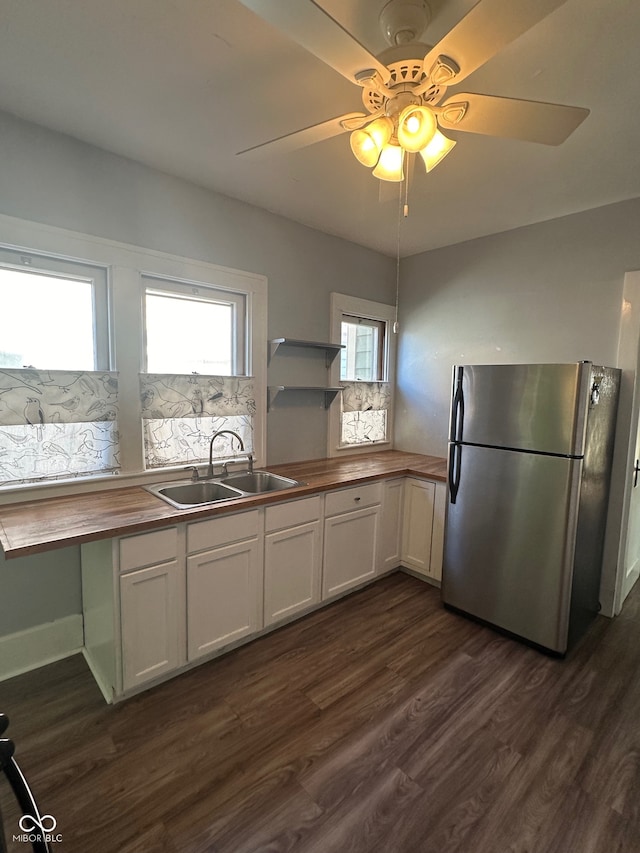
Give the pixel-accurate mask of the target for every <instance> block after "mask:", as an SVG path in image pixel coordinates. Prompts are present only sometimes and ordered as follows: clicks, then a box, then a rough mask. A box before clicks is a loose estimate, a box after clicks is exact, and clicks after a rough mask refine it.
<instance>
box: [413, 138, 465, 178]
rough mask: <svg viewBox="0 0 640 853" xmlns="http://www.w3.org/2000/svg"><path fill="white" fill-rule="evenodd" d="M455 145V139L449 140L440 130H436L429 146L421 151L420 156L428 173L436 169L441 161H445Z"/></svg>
mask: <svg viewBox="0 0 640 853" xmlns="http://www.w3.org/2000/svg"><path fill="white" fill-rule="evenodd" d="M455 144H456V141H455V139H449V138H448V137H447V136H445V135H444V133H440V131H439V130H436V132H435V134H434V135H433V138H432V139H431V142H429V144H428V145H426V146H425V147H424V148H423V149H422V151H420V156H421V157H422V159H423V160H424V165H425V166H426V169H427V172H430V171H431V170H432V169H435V167H436V166H437V165H438V163H439V162H440V161H441V160H444V158H445V157H446V156H447V154H448V153H449V151H451V149H452V148H453V147H454V146H455Z"/></svg>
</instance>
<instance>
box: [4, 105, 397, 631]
mask: <svg viewBox="0 0 640 853" xmlns="http://www.w3.org/2000/svg"><path fill="white" fill-rule="evenodd" d="M0 163H1V164H2V165H1V166H0V213H4V214H7V215H9V216H16V217H19V218H21V219H27V220H33V221H36V222H42V223H45V224H48V225H55V226H58V227H61V228H69V229H72V230H74V231H80V232H83V233H86V234H93V235H97V236H99V237H104V238H108V239H112V240H118V241H122V242H125V243H131V244H134V245H137V246H142V247H145V248H151V249H157V250H160V251H163V252H170V253H172V254H176V255H182V256H186V257H190V258H195V259H199V260H204V261H208V262H211V263H215V264H220V265H222V266H228V267H232V268H234V269H241V270H246V271H249V272H255V273H259V274H261V275H266V276H267V277H268V279H269V302H268V314H269V331H268V334H269V337H282V336H288V337H294V338H307V339H310V340H327V339H328V335H329V293H330V292H331V291H332V290H337V291H339V292H343V293H348V294H352V295H354V296H359V297H363V298H366V299H373V300H376V301H380V302H393V301H394V299H395V265H394V261H393V260H392V259H390V258H387V257H384V256H383V255H380V254H378V253H376V252H373V251H370V250H368V249H364V248H362V247H360V246H356V245H354V244H352V243H349V242H347V241H345V240H341V239H338V238H336V237H331V236H328V235H326V234H322V233H320V232H319V231H315V230H313V229H311V228H306V227H304V226H302V225H298V224H296V223H294V222H291V221H289V220H287V219H284V218H282V217H280V216H276V215H274V214H271V213H268V212H266V211H263V210H259V209H258V208H255V207H252V206H251V205H247V204H243V203H242V202H239V201H235V200H233V199H230V198H226V197H225V196H221V195H219V194H217V193H214V192H210V191H208V190H205V189H202V188H201V187H197V186H195V185H193V184H189V183H187V182H186V181H182V180H179V179H177V178H173V177H171V176H169V175H165V174H163V173H161V172H158V171H156V170H153V169H149V168H147V167H145V166H142V165H140V164H139V163H135V162H132V161H130V160H126V159H124V158H122V157H117V156H115V155H112V154H109V153H107V152H105V151H102V150H100V149H98V148H95V147H93V146H90V145H86V144H84V143H82V142H78V141H76V140H74V139H71V138H70V137H67V136H63V135H61V134H58V133H54V132H52V131H48V130H45V129H44V128H41V127H38V126H37V125H33V124H30V123H27V122H23V121H21V120H19V119H17V118H15V117H13V116H10V115H7V114H6V113H0ZM1 240H2V235H1V234H0V241H1ZM132 298H133V299H137V298H138V297H137V294H132ZM316 367H317V365H315V364H313V363H312V364H310V369H311V370H313V371H315V370H316ZM274 369H277V366H276V367H275V368H274ZM272 381H273V382H274V383H275V382H276V381H277V377H276V378H274V379H273V380H272ZM315 381H316V380H315V378H314V380H313V381H312V382H310V383H309V384H313V383H314V382H315ZM326 425H327V418H326V413H325V411H324V409H321V408H320V400H319V397H307V398H306V399H305V398H302V399H295V398H293V396H292V397H291V398H290V399H289V398H286V397H284V396H283V397H279V398H278V401H277V407H275V408H274V410H273V411H272V412H271V414H270V415H269V417H268V424H267V434H268V449H267V457H268V461H269V462H270V463H271V464H275V463H277V462H281V461H285V460H299V459H311V458H317V457H322V456H325V455H326ZM0 590H1V591H2V592H1V594H0V636H3V635H6V634H10V633H12V632H14V631H18V630H22V629H25V628H29V627H32V626H34V625H38V624H41V623H44V622H48V621H50V620H52V619H57V618H61V617H63V616H67V615H69V614H72V613H79V612H80V609H81V608H80V595H81V593H80V573H79V553H78V549H74V548H70V549H65V550H64V551H58V552H55V551H53V552H51V553H49V554H44V555H39V556H37V557H33V558H28V559H27V558H23V559H17V560H9V561H4V560H1V561H0Z"/></svg>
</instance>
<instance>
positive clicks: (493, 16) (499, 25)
mask: <svg viewBox="0 0 640 853" xmlns="http://www.w3.org/2000/svg"><path fill="white" fill-rule="evenodd" d="M565 2H566V0H479V2H478V3H476V5H475V6H473V8H472V9H471V10H470V11H469V12H468V13H467V14H466V15H465V16H464V18H462V20H461V21H459V22H458V23H457V24H456V25H455V27H453V29H452V30H450V31H449V32H448V33H447V35H446V36H445V37H444V38H443V39H442V40H441V41H440V42H438V44H437V45H436V46H435V47H433V48H431V50H430V51H429V53H428V54H427V55H426V56H425V59H424V70H425V73H426V74H429V72H430V71H431V70H432V69H434V70H435V69H436V68H438V65H439V63H438V58H439V57H441V56H442V57H445V58H451V59H453V61H454V63H455V64H456V65H457V66H458V68H459V69H460V70H459V71H458V70H457V69H455V67H454V68H452V69H451V72H450V74H451V76H450V77H449V80H448V81H447V84H448V85H454V84H455V83H459V82H460V81H462V80H464V78H465V77H467V76H468V75H469V74H471V73H472V72H473V71H475V70H476V68H479V67H480V66H481V65H484V63H485V62H487V61H488V60H489V59H491V57H492V56H495V55H496V53H498V51H499V50H501V49H502V48H503V47H504V46H505V45H506V44H509V42H512V41H513V40H514V39H516V38H517V37H518V36H519V35H522V33H524V32H526V31H527V30H529V29H531V27H533V26H534V25H535V24H537V23H538V22H539V21H541V20H542V19H543V18H546V16H547V15H549V14H550V13H551V12H553V11H554V10H555V9H557V8H558V7H559V6H562V4H563V3H565ZM445 66H447V63H445ZM430 76H433V75H430ZM441 82H445V80H444V79H442V80H441Z"/></svg>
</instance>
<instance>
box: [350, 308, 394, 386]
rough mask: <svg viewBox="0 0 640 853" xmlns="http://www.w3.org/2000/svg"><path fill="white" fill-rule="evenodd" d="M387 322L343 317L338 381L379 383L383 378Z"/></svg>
mask: <svg viewBox="0 0 640 853" xmlns="http://www.w3.org/2000/svg"><path fill="white" fill-rule="evenodd" d="M385 331H386V323H385V322H384V321H382V320H369V319H366V318H364V317H352V316H349V315H344V316H343V318H342V327H341V341H340V342H341V344H342V345H343V346H344V349H343V350H342V351H341V353H340V379H341V380H342V381H346V382H351V381H354V380H356V381H357V380H360V381H361V382H381V381H382V380H383V379H384V348H385V340H384V338H385Z"/></svg>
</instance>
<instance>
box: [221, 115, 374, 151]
mask: <svg viewBox="0 0 640 853" xmlns="http://www.w3.org/2000/svg"><path fill="white" fill-rule="evenodd" d="M371 118H372V116H371V115H370V114H369V113H345V115H342V116H337V118H330V119H329V120H328V121H322V122H320V124H312V125H310V126H309V127H303V128H302V130H295V131H294V132H293V133H286V134H285V135H284V136H278V137H277V138H276V139H270V140H269V141H268V142H261V143H259V144H258V145H253V146H252V147H251V148H245V149H244V150H243V151H238V152H237V154H236V156H242V157H245V158H247V159H254V160H259V159H261V158H263V157H271V156H272V155H274V154H288V153H289V152H290V151H295V150H296V149H297V148H304V147H305V146H307V145H314V144H315V143H316V142H323V141H324V140H325V139H331V138H332V137H333V136H338V134H340V133H344V132H345V130H346V128H345V127H344V126H343V124H342V122H345V123H347V124H349V125H351V127H350V128H349V129H355V125H357V124H358V120H359V119H361V120H362V124H365V123H366V122H367V121H370V120H371Z"/></svg>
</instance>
